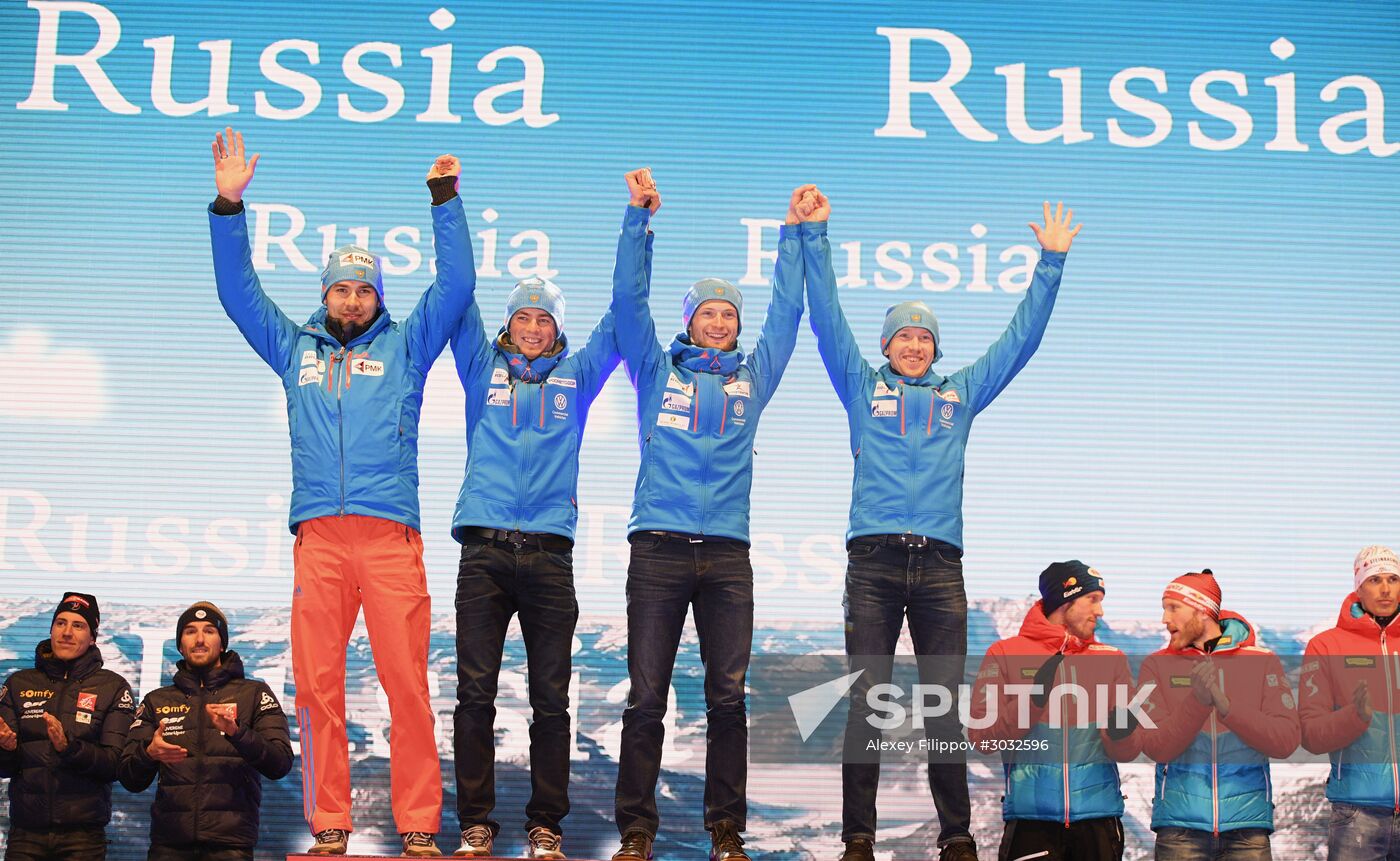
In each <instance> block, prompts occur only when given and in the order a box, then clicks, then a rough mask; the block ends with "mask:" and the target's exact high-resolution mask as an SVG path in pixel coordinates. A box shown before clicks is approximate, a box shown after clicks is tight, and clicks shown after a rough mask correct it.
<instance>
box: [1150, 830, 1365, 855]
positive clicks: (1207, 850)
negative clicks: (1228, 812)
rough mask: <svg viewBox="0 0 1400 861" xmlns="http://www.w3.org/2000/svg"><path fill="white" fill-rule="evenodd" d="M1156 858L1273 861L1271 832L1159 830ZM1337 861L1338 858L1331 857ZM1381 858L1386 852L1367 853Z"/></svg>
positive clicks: (1155, 851) (1154, 852)
mask: <svg viewBox="0 0 1400 861" xmlns="http://www.w3.org/2000/svg"><path fill="white" fill-rule="evenodd" d="M1153 857H1154V858H1156V859H1158V861H1272V859H1273V857H1274V856H1273V854H1272V853H1271V852H1270V851H1269V832H1267V831H1265V830H1264V829H1262V828H1238V829H1235V830H1233V831H1222V832H1220V833H1219V834H1212V833H1210V832H1209V831H1199V830H1197V829H1195V828H1173V827H1170V826H1167V827H1163V828H1158V829H1157V847H1156V849H1155V850H1154V851H1153ZM1331 857H1332V858H1333V859H1334V861H1335V859H1336V858H1337V857H1338V856H1336V855H1333V856H1331ZM1358 857H1362V858H1370V859H1380V858H1383V857H1385V856H1383V855H1363V856H1358Z"/></svg>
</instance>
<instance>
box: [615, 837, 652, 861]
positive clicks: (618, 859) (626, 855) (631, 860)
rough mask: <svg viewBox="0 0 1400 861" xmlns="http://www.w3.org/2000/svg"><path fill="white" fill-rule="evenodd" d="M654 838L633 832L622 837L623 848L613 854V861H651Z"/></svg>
mask: <svg viewBox="0 0 1400 861" xmlns="http://www.w3.org/2000/svg"><path fill="white" fill-rule="evenodd" d="M651 843H652V836H651V835H650V834H648V833H646V832H645V831H640V830H633V831H628V832H627V833H626V834H624V835H622V846H621V847H620V848H619V849H618V850H617V851H616V852H614V853H613V856H612V861H651Z"/></svg>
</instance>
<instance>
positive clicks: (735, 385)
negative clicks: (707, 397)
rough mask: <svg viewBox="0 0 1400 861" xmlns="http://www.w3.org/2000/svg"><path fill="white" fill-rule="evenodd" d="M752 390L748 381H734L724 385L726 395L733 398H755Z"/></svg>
mask: <svg viewBox="0 0 1400 861" xmlns="http://www.w3.org/2000/svg"><path fill="white" fill-rule="evenodd" d="M752 388H753V387H752V386H751V385H750V383H749V381H748V380H734V381H732V382H728V383H725V384H724V393H725V394H726V395H729V396H730V397H731V398H749V397H753V395H752V394H751V389H752ZM740 415H742V413H741V414H740Z"/></svg>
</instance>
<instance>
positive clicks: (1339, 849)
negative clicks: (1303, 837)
mask: <svg viewBox="0 0 1400 861" xmlns="http://www.w3.org/2000/svg"><path fill="white" fill-rule="evenodd" d="M1327 857H1328V859H1329V861H1400V813H1396V812H1395V811H1394V810H1392V809H1391V808H1389V807H1362V806H1360V805H1356V804H1342V803H1338V802H1333V804H1332V818H1331V821H1330V822H1329V823H1328V825H1327Z"/></svg>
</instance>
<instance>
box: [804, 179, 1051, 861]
mask: <svg viewBox="0 0 1400 861" xmlns="http://www.w3.org/2000/svg"><path fill="white" fill-rule="evenodd" d="M1044 210H1045V224H1044V225H1043V226H1041V225H1036V224H1031V229H1032V230H1033V231H1034V232H1035V236H1036V239H1037V240H1039V242H1040V245H1041V249H1042V250H1041V255H1040V262H1039V263H1038V264H1037V265H1036V267H1035V275H1034V278H1033V279H1032V281H1031V285H1030V288H1029V289H1028V290H1027V291H1026V295H1025V298H1024V299H1022V300H1021V304H1020V306H1019V307H1017V309H1016V313H1015V314H1014V315H1013V316H1012V318H1011V323H1010V325H1008V326H1007V327H1006V331H1005V332H1003V333H1002V335H1001V337H1000V338H998V339H997V341H996V343H994V344H993V345H992V346H991V348H990V349H988V350H987V352H986V353H985V354H983V355H982V357H981V358H980V359H978V360H977V361H975V362H973V363H972V364H971V365H968V366H967V367H965V368H963V369H962V370H959V371H955V372H953V373H952V374H951V375H949V376H944V375H943V374H941V373H939V372H937V371H935V370H933V365H934V363H936V362H937V361H938V360H939V359H940V358H941V357H942V355H943V342H942V339H941V337H940V334H939V330H938V320H937V318H935V317H934V315H933V311H932V310H931V309H930V308H929V307H928V306H927V305H925V304H924V303H923V302H921V301H913V302H903V303H901V304H898V305H895V306H893V307H891V308H890V309H889V310H888V312H887V313H886V314H885V321H884V326H883V327H882V329H881V332H880V352H881V353H882V354H883V355H884V356H885V358H886V359H887V360H888V361H886V362H885V364H883V365H881V366H880V367H879V368H874V367H871V365H870V363H869V362H867V361H866V360H865V358H864V356H863V355H862V354H861V348H860V345H859V344H858V343H857V342H856V339H855V336H854V335H853V334H852V333H851V327H850V324H849V323H847V322H846V317H845V315H844V314H843V313H842V311H841V304H840V302H839V300H838V299H837V296H836V273H835V270H834V269H833V267H832V263H831V243H830V242H829V241H828V239H827V218H828V216H829V215H830V213H831V203H830V201H829V200H828V199H827V198H826V196H825V195H824V194H822V193H821V192H820V191H818V190H816V189H813V190H812V191H811V193H810V194H808V195H807V196H806V197H804V199H803V200H802V201H801V203H799V210H798V211H799V214H800V215H801V220H802V225H801V232H802V240H801V241H802V256H803V260H804V265H805V269H806V277H807V297H808V300H809V301H810V302H811V305H812V331H813V332H814V333H816V336H817V350H818V352H820V353H821V357H822V363H823V364H824V365H826V372H827V375H828V376H829V377H830V378H831V382H832V385H833V386H834V387H835V389H836V394H837V396H838V397H839V398H840V399H841V403H842V405H843V406H845V408H846V414H847V421H848V424H849V425H850V432H851V454H852V456H854V457H855V474H854V480H853V486H852V491H851V518H850V528H849V529H848V530H847V532H846V550H847V556H848V564H847V568H846V596H845V601H844V604H845V608H846V653H847V654H848V655H850V656H852V657H862V658H874V659H878V658H881V657H886V656H889V655H893V654H894V647H895V642H896V640H897V639H898V636H899V631H900V627H901V625H902V624H903V621H904V618H905V616H906V615H907V616H908V619H909V630H910V633H911V635H912V636H913V638H914V650H915V652H916V653H917V654H920V655H952V656H960V655H966V654H967V594H966V591H965V590H964V588H963V570H962V552H963V537H962V526H963V524H962V495H963V470H964V464H965V460H964V457H965V451H966V448H967V442H968V435H969V432H970V431H971V427H972V420H973V419H974V418H975V417H976V416H977V414H978V413H980V412H981V411H982V410H984V409H986V407H987V406H988V405H989V404H991V402H992V400H993V399H994V398H996V396H997V395H998V394H1000V393H1001V391H1002V390H1003V389H1004V388H1006V386H1007V385H1008V384H1009V383H1010V382H1011V380H1012V378H1013V377H1015V376H1016V374H1017V373H1018V372H1019V371H1020V370H1021V368H1023V367H1025V365H1026V363H1027V362H1029V361H1030V359H1031V356H1032V355H1034V353H1035V351H1036V348H1037V347H1038V346H1040V338H1041V335H1043V334H1044V332H1045V327H1046V324H1048V323H1049V321H1050V312H1051V310H1052V309H1053V308H1054V306H1055V295H1056V293H1057V292H1058V291H1059V286H1060V273H1061V271H1062V270H1063V268H1064V264H1065V255H1066V253H1067V252H1068V251H1069V246H1070V243H1071V242H1072V241H1073V239H1074V237H1075V236H1076V235H1077V234H1078V233H1079V227H1074V228H1071V227H1070V224H1071V222H1072V221H1073V218H1074V213H1073V211H1069V212H1066V211H1064V208H1063V206H1061V207H1059V208H1057V209H1056V211H1055V212H1053V213H1052V212H1051V210H1050V204H1048V203H1046V204H1045V206H1044ZM875 663H876V664H877V665H878V664H879V661H878V660H876V662H875ZM941 663H942V665H945V666H947V667H948V668H949V670H948V671H947V672H949V673H951V667H952V664H953V663H955V662H951V661H943V662H941ZM876 675H878V673H866V674H864V675H863V676H862V677H861V679H860V681H859V682H858V683H857V684H856V685H855V687H854V688H852V690H851V704H852V706H851V709H850V711H849V712H848V722H847V736H846V745H847V750H848V751H856V752H858V751H863V750H865V749H866V741H867V740H868V736H869V733H870V727H869V724H868V722H867V720H866V718H867V717H868V714H869V709H868V706H866V705H865V703H866V692H867V690H868V689H869V686H870V685H871V684H877V683H878V680H877V679H876V678H875V676H876ZM927 683H928V684H941V685H944V686H945V687H948V688H949V689H950V690H957V680H956V679H954V678H952V677H951V676H949V677H944V678H939V679H929V680H927ZM956 714H957V707H956V704H955V705H954V707H953V709H952V710H951V711H950V712H949V716H948V717H947V718H944V719H942V725H940V726H935V727H934V728H933V729H932V730H930V732H931V733H934V734H938V735H940V736H945V737H951V736H952V735H953V734H956V733H957V732H959V731H960V730H959V728H958V726H957V720H956ZM879 781H880V764H879V762H864V761H860V757H859V754H858V753H854V754H851V755H848V758H847V762H846V763H845V764H844V765H843V766H842V772H841V784H842V791H843V795H844V802H843V805H842V814H841V819H842V827H841V839H842V840H843V841H845V843H846V852H845V854H844V855H843V856H842V859H843V861H873V859H874V848H873V847H874V842H875V828H876V826H875V794H876V789H877V787H878V785H879ZM929 789H930V791H931V793H932V795H933V802H934V806H935V807H936V808H937V809H938V818H939V823H940V825H941V830H940V832H939V836H938V847H939V849H940V855H939V857H940V859H941V861H975V859H976V857H977V851H976V847H975V845H974V842H973V839H972V833H971V825H972V807H971V801H970V799H969V797H968V791H967V764H966V762H946V761H940V762H933V761H930V763H929Z"/></svg>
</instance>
